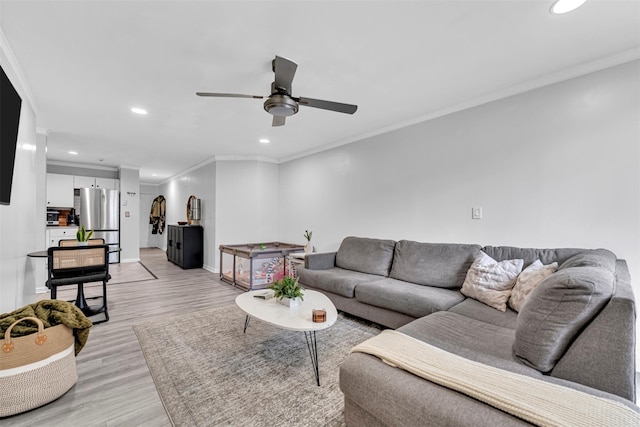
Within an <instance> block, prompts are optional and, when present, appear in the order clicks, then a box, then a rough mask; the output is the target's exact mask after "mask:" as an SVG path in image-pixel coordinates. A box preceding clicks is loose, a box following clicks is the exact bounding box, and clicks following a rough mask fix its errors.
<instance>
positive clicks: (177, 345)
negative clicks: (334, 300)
mask: <svg viewBox="0 0 640 427" xmlns="http://www.w3.org/2000/svg"><path fill="white" fill-rule="evenodd" d="M244 319H245V315H244V313H243V312H242V311H241V310H240V309H239V308H237V307H236V306H235V305H232V306H225V307H221V308H215V309H211V310H203V311H198V312H194V313H189V314H185V315H181V316H175V317H170V318H167V319H162V320H159V321H154V322H147V323H142V324H139V325H135V326H134V327H133V328H134V330H135V332H136V334H137V336H138V340H139V341H140V346H141V347H142V352H143V354H144V356H145V358H146V360H147V364H148V366H149V370H150V371H151V376H152V377H153V380H154V382H155V385H156V388H157V389H158V393H159V394H160V398H161V399H162V403H163V405H164V407H165V409H166V411H167V414H168V415H169V418H170V419H171V422H172V423H173V425H175V426H213V425H233V426H265V427H266V426H269V427H272V426H340V425H344V422H343V416H342V411H343V407H344V401H343V399H344V396H343V394H342V392H341V391H340V389H339V387H338V368H339V366H340V364H341V363H342V361H343V360H344V358H345V357H346V356H347V354H348V353H349V350H350V349H351V348H352V347H353V346H355V345H356V344H358V343H360V342H362V341H364V340H366V339H368V338H370V337H372V336H374V335H377V334H378V333H379V332H380V330H379V329H378V328H377V327H375V326H372V325H369V324H366V323H364V322H361V321H358V320H355V319H353V318H350V317H345V316H344V315H342V314H340V315H339V317H338V321H337V322H336V323H335V325H333V326H332V327H330V328H329V329H326V330H324V331H320V332H317V340H318V360H319V365H320V383H321V385H320V387H318V386H317V385H316V382H315V376H314V374H313V369H312V366H311V360H310V357H309V351H308V349H307V346H306V343H305V338H304V334H303V333H302V332H294V331H287V330H282V329H278V328H275V327H273V326H270V325H268V324H265V323H263V322H260V321H259V320H256V319H252V320H251V322H250V323H249V327H248V328H247V333H246V334H243V333H242V328H243V326H244Z"/></svg>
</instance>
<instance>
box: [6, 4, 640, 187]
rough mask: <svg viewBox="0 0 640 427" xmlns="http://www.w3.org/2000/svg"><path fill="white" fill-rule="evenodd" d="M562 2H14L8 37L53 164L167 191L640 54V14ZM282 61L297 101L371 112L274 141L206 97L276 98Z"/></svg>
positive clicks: (319, 118) (237, 104)
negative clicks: (230, 164) (97, 168)
mask: <svg viewBox="0 0 640 427" xmlns="http://www.w3.org/2000/svg"><path fill="white" fill-rule="evenodd" d="M551 3H552V1H546V0H535V1H522V0H503V1H482V0H475V1H456V0H447V1H339V2H338V1H302V0H298V1H238V0H235V1H204V0H200V1H179V0H174V1H97V0H85V1H60V0H50V1H33V0H32V1H27V0H1V1H0V25H1V28H2V31H3V32H4V35H5V37H6V39H7V41H8V43H9V46H10V48H11V50H12V51H13V54H14V55H15V58H16V59H17V63H18V64H19V65H20V67H21V69H22V72H23V74H24V78H25V79H26V81H27V82H28V85H29V87H30V89H31V92H32V96H33V98H32V100H33V101H34V103H35V108H36V109H37V125H38V126H39V127H40V128H44V129H46V130H47V132H48V154H47V157H48V159H49V160H56V161H66V162H79V163H83V164H95V165H102V166H120V165H127V166H135V167H139V168H140V177H141V181H142V182H147V183H154V182H156V183H157V182H161V181H163V180H165V179H167V178H169V177H171V176H173V175H175V174H177V173H180V172H181V171H184V170H186V169H188V168H190V167H192V166H194V165H196V164H198V163H201V162H203V161H206V160H207V159H210V158H211V157H213V156H216V157H217V156H221V157H224V156H250V157H254V158H255V157H261V158H267V159H274V160H275V161H283V160H287V159H291V158H295V157H297V156H300V155H302V154H304V153H309V152H314V151H319V150H322V149H323V148H326V147H330V146H335V145H339V144H343V143H345V142H350V141H354V140H357V139H360V138H362V137H365V136H368V135H373V134H376V133H380V132H382V131H385V130H389V129H393V128H396V127H399V126H402V125H406V124H408V123H414V122H417V121H420V120H424V119H425V118H429V117H433V116H435V115H438V114H442V113H443V112H446V111H453V110H455V109H459V108H462V107H464V106H470V105H474V104H477V103H479V102H484V101H488V100H491V99H495V98H497V97H500V96H505V95H509V94H513V93H516V92H518V91H522V90H525V89H530V88H533V87H536V86H539V85H541V84H548V83H551V82H554V81H558V80H561V79H563V78H568V77H571V76H574V75H577V74H580V73H585V72H587V71H589V70H593V69H597V68H601V67H603V66H610V65H615V64H616V63H619V62H624V61H627V60H630V59H633V58H637V57H638V56H639V54H638V52H640V1H636V0H626V1H613V0H600V1H598V0H590V1H588V2H587V3H586V4H585V5H584V6H583V7H582V8H580V9H578V10H576V11H574V12H572V13H568V14H565V15H552V14H550V13H549V8H550V6H551ZM275 55H280V56H284V57H287V58H289V59H291V60H293V61H295V62H297V63H298V71H297V73H296V76H295V79H294V81H293V95H294V96H306V97H311V98H319V99H326V100H331V101H338V102H345V103H353V104H357V105H358V111H357V112H356V113H355V114H354V115H353V116H350V115H346V114H340V113H334V112H329V111H324V110H319V109H314V108H306V107H301V109H300V112H299V113H298V114H297V115H295V116H293V117H289V118H288V119H287V124H286V126H284V127H279V128H272V127H271V116H270V115H269V114H267V113H266V112H265V111H264V110H263V107H262V101H261V100H254V99H224V98H200V97H197V96H196V95H195V92H196V91H205V92H234V93H246V94H251V95H268V94H269V92H270V84H271V82H272V81H273V73H272V71H271V60H272V59H273V57H274V56H275ZM133 106H141V107H143V108H146V109H147V110H148V111H149V114H148V115H147V116H136V115H134V114H132V113H131V112H130V111H129V109H130V108H131V107H133ZM265 137H266V138H269V139H270V140H271V143H270V144H260V143H259V142H258V139H259V138H265ZM69 150H75V151H77V152H78V153H79V155H77V156H73V157H72V156H70V155H69V154H68V151H69ZM152 174H157V176H156V177H153V176H152Z"/></svg>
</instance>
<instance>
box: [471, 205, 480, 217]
mask: <svg viewBox="0 0 640 427" xmlns="http://www.w3.org/2000/svg"><path fill="white" fill-rule="evenodd" d="M471 219H482V206H474V207H472V208H471Z"/></svg>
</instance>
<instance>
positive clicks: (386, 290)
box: [355, 278, 464, 317]
mask: <svg viewBox="0 0 640 427" xmlns="http://www.w3.org/2000/svg"><path fill="white" fill-rule="evenodd" d="M355 297H356V300H357V301H359V302H362V303H364V304H369V305H373V306H376V307H381V308H386V309H388V310H393V311H397V312H399V313H403V314H406V315H409V316H413V317H422V316H426V315H428V314H431V313H434V312H436V311H442V310H448V309H449V308H450V307H452V306H454V305H455V304H458V303H459V302H461V301H462V300H464V296H463V295H462V294H461V293H460V292H459V291H457V290H453V289H442V288H434V287H431V286H423V285H416V284H415V283H409V282H403V281H400V280H396V279H390V278H387V279H382V280H377V281H375V282H367V283H361V284H358V286H356V292H355Z"/></svg>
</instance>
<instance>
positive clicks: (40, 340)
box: [2, 317, 47, 353]
mask: <svg viewBox="0 0 640 427" xmlns="http://www.w3.org/2000/svg"><path fill="white" fill-rule="evenodd" d="M24 320H31V321H33V322H36V323H37V324H38V334H37V335H36V339H35V342H36V344H38V345H43V344H44V343H45V342H47V336H46V335H45V334H44V323H42V320H40V319H38V318H37V317H23V318H22V319H18V320H16V321H15V322H13V323H12V324H11V325H10V326H9V327H8V328H7V330H6V332H5V333H4V344H2V351H3V352H5V353H9V352H10V351H11V350H13V343H12V342H11V330H12V329H13V327H14V326H15V325H17V324H18V323H20V322H22V321H24Z"/></svg>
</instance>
